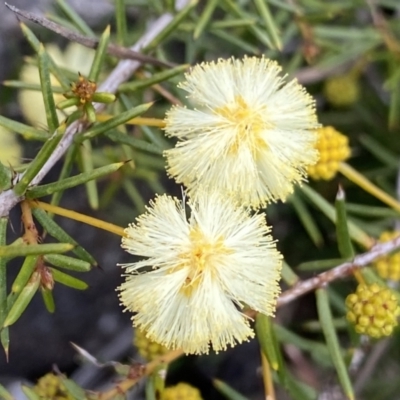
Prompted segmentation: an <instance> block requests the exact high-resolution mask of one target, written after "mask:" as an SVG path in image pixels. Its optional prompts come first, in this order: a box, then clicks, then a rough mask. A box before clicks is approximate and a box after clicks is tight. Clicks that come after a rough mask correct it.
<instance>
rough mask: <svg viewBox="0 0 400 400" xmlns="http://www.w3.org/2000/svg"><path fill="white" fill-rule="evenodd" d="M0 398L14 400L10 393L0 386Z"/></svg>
mask: <svg viewBox="0 0 400 400" xmlns="http://www.w3.org/2000/svg"><path fill="white" fill-rule="evenodd" d="M0 398H1V399H3V400H15V399H14V397H13V396H11V393H10V392H9V391H7V390H6V388H5V387H4V386H3V385H0Z"/></svg>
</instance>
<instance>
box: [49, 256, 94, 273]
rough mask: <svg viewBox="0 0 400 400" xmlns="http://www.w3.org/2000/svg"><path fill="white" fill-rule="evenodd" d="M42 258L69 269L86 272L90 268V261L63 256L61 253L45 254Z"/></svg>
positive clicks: (56, 265)
mask: <svg viewBox="0 0 400 400" xmlns="http://www.w3.org/2000/svg"><path fill="white" fill-rule="evenodd" d="M44 260H45V261H47V262H49V263H50V264H52V265H54V266H55V267H59V268H65V269H69V270H71V271H78V272H87V271H90V270H91V268H92V266H91V265H90V263H88V262H86V261H83V260H79V259H77V258H73V257H68V256H64V255H62V254H47V255H45V256H44Z"/></svg>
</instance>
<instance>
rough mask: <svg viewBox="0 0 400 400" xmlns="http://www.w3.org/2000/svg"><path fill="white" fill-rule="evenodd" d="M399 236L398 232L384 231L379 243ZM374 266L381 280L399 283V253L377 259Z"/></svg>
mask: <svg viewBox="0 0 400 400" xmlns="http://www.w3.org/2000/svg"><path fill="white" fill-rule="evenodd" d="M399 235H400V232H399V231H385V232H383V233H382V234H381V236H380V237H379V243H384V242H387V241H389V240H392V239H394V238H395V237H397V236H399ZM374 266H375V268H376V271H377V273H378V275H379V276H380V277H381V278H383V279H390V280H392V281H400V252H396V253H394V254H390V255H387V256H383V257H380V258H378V259H377V260H375V263H374Z"/></svg>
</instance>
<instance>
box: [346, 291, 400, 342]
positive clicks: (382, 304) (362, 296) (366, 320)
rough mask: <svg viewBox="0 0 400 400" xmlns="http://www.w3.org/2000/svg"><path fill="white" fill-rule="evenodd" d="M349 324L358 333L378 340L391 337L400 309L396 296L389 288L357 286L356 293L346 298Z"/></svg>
mask: <svg viewBox="0 0 400 400" xmlns="http://www.w3.org/2000/svg"><path fill="white" fill-rule="evenodd" d="M346 306H347V309H348V311H347V315H346V318H347V320H348V321H349V322H351V323H352V324H354V326H355V330H356V332H357V333H360V334H365V335H368V336H371V337H373V338H375V339H378V338H380V337H382V336H390V335H391V334H392V332H393V329H394V328H395V327H396V326H397V317H398V315H399V314H400V307H399V304H398V301H397V298H396V296H395V294H394V293H393V292H392V290H390V289H389V288H388V287H385V286H381V285H378V284H377V283H373V284H372V285H366V284H364V283H362V284H359V285H358V286H357V289H356V292H355V293H351V294H349V295H348V296H347V298H346Z"/></svg>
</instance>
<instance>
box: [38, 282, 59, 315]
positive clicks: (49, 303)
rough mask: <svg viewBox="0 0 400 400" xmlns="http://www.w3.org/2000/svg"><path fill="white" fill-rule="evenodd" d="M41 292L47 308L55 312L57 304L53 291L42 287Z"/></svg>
mask: <svg viewBox="0 0 400 400" xmlns="http://www.w3.org/2000/svg"><path fill="white" fill-rule="evenodd" d="M40 292H41V293H42V298H43V303H44V305H45V306H46V310H47V311H48V312H49V313H51V314H52V313H54V311H55V309H56V305H55V303H54V297H53V292H52V291H51V290H49V289H45V288H42V289H41V291H40Z"/></svg>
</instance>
